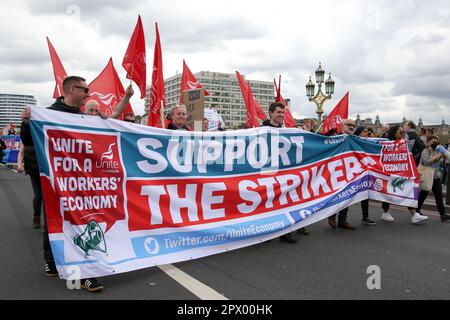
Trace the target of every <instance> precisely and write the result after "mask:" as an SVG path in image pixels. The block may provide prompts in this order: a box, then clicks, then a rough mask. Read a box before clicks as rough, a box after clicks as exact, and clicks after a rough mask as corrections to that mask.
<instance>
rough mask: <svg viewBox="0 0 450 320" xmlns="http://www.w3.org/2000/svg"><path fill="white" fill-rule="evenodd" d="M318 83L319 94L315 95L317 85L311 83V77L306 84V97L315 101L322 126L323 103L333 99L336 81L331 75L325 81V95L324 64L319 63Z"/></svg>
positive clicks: (318, 118) (317, 70) (317, 71)
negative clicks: (323, 87) (323, 86)
mask: <svg viewBox="0 0 450 320" xmlns="http://www.w3.org/2000/svg"><path fill="white" fill-rule="evenodd" d="M315 73H316V82H317V84H318V90H317V93H316V94H315V95H314V91H315V85H314V83H313V82H312V81H311V77H309V82H308V83H307V84H306V96H307V97H308V99H309V101H313V102H314V103H315V104H316V106H317V110H316V113H317V120H318V121H319V125H320V124H322V114H323V107H322V106H323V103H324V102H325V101H326V100H328V99H331V96H332V94H333V93H334V80H333V79H331V73H330V74H329V77H328V79H327V80H326V81H325V93H326V94H324V93H323V92H322V84H323V83H324V76H325V70H323V69H322V64H321V63H320V62H319V67H318V68H317V69H316V72H315Z"/></svg>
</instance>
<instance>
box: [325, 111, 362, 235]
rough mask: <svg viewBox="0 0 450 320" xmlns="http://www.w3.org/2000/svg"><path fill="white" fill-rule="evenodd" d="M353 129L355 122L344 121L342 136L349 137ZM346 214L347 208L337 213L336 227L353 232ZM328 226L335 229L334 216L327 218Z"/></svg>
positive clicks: (333, 133)
mask: <svg viewBox="0 0 450 320" xmlns="http://www.w3.org/2000/svg"><path fill="white" fill-rule="evenodd" d="M354 129H355V122H354V121H353V120H352V119H344V120H343V121H342V133H343V134H347V135H351V134H352V133H353V130H354ZM328 134H329V135H337V134H339V133H338V132H336V131H335V129H331V130H330V131H329V132H328ZM347 214H348V208H345V209H342V210H341V211H339V214H338V223H337V226H338V227H339V228H342V229H347V230H355V229H356V228H355V227H354V226H352V225H351V224H350V223H348V222H347ZM328 224H329V225H330V227H331V228H333V229H336V214H334V215H331V216H329V217H328Z"/></svg>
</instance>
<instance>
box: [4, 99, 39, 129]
mask: <svg viewBox="0 0 450 320" xmlns="http://www.w3.org/2000/svg"><path fill="white" fill-rule="evenodd" d="M26 105H29V106H35V105H36V99H35V98H34V97H33V96H30V95H21V94H8V93H6V94H5V93H0V128H4V127H9V126H10V124H11V123H13V124H14V126H15V127H20V123H21V122H22V119H21V113H22V110H23V109H24V107H25V106H26Z"/></svg>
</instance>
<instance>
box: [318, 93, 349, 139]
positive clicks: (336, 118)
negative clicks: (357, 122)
mask: <svg viewBox="0 0 450 320" xmlns="http://www.w3.org/2000/svg"><path fill="white" fill-rule="evenodd" d="M347 118H348V92H347V93H346V94H345V96H344V97H343V98H342V99H341V101H339V103H338V104H337V105H336V107H334V109H333V111H331V112H330V114H329V115H328V117H327V118H326V119H325V121H324V122H323V123H322V131H320V133H321V134H325V133H327V132H328V131H330V130H331V129H333V128H336V130H337V132H342V124H343V123H342V120H344V119H347Z"/></svg>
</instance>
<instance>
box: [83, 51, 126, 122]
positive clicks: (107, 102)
mask: <svg viewBox="0 0 450 320" xmlns="http://www.w3.org/2000/svg"><path fill="white" fill-rule="evenodd" d="M89 94H90V97H89V99H87V100H86V102H87V101H89V100H95V101H97V102H98V104H99V105H100V112H103V113H106V114H107V115H111V114H112V113H113V112H114V109H115V108H116V105H117V104H118V103H119V102H120V100H122V98H123V97H124V96H125V89H124V88H123V86H122V83H121V82H120V79H119V76H118V75H117V71H116V69H115V68H114V64H113V61H112V58H109V61H108V64H107V65H106V67H105V69H103V71H102V72H101V73H100V74H99V75H98V76H97V78H95V79H94V80H93V81H92V82H91V83H90V84H89ZM83 109H84V107H83ZM127 113H133V114H134V112H133V108H132V107H131V104H130V103H128V104H127V106H126V108H125V110H124V111H123V113H122V115H121V116H120V117H119V119H122V118H123V115H125V114H127Z"/></svg>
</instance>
